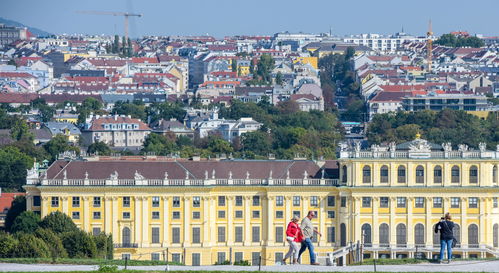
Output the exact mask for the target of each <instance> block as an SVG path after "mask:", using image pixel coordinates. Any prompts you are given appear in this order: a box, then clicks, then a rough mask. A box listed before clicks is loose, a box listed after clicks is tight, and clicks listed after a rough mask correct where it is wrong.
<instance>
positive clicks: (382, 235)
mask: <svg viewBox="0 0 499 273" xmlns="http://www.w3.org/2000/svg"><path fill="white" fill-rule="evenodd" d="M379 246H380V247H388V246H390V227H389V226H388V224H386V223H383V224H381V225H379Z"/></svg>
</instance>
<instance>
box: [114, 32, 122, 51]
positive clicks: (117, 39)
mask: <svg viewBox="0 0 499 273" xmlns="http://www.w3.org/2000/svg"><path fill="white" fill-rule="evenodd" d="M119 52H120V36H118V35H114V43H113V53H115V54H116V53H119Z"/></svg>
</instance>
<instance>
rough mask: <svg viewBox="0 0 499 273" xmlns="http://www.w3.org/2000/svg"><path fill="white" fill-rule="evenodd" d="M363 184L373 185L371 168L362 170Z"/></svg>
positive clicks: (367, 167) (366, 167)
mask: <svg viewBox="0 0 499 273" xmlns="http://www.w3.org/2000/svg"><path fill="white" fill-rule="evenodd" d="M362 182H363V183H371V167H370V166H364V168H362Z"/></svg>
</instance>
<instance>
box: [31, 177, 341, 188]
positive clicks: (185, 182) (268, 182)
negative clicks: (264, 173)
mask: <svg viewBox="0 0 499 273" xmlns="http://www.w3.org/2000/svg"><path fill="white" fill-rule="evenodd" d="M28 185H41V186H151V187H154V186H174V187H175V186H225V185H257V186H258V185H262V186H336V187H337V186H341V185H340V183H339V179H315V178H314V179H206V180H204V179H140V180H135V179H46V178H42V179H39V180H37V181H33V180H28Z"/></svg>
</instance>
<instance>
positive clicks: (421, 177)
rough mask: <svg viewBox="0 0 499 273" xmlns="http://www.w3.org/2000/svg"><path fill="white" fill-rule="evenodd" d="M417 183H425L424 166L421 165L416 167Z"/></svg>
mask: <svg viewBox="0 0 499 273" xmlns="http://www.w3.org/2000/svg"><path fill="white" fill-rule="evenodd" d="M416 183H424V168H423V166H421V165H420V166H417V167H416Z"/></svg>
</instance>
